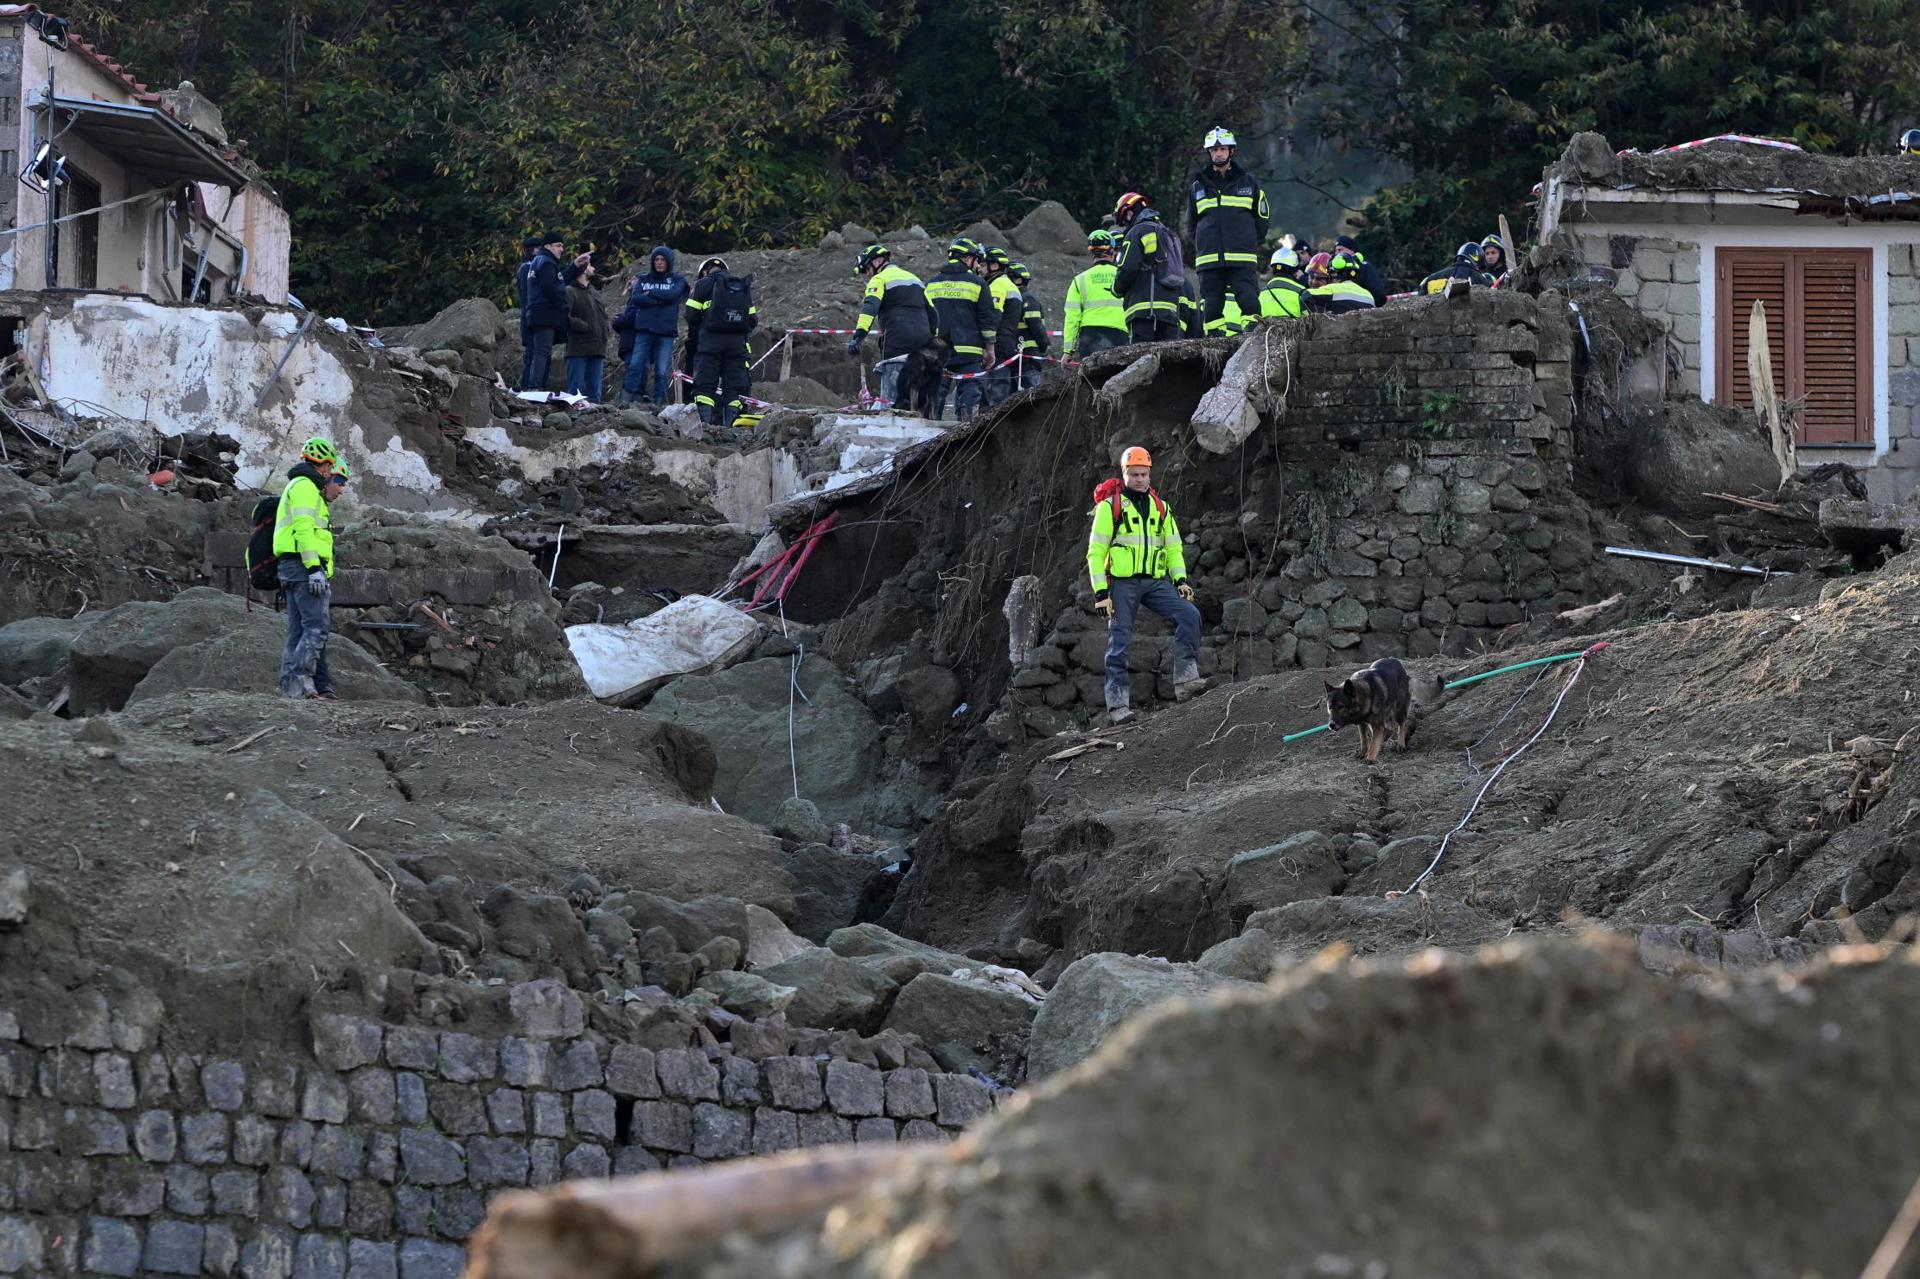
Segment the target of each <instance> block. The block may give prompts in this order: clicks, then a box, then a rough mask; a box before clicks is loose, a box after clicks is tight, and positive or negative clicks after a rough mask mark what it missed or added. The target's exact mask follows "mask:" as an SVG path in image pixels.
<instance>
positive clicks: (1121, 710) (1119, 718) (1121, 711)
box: [1107, 706, 1133, 724]
mask: <svg viewBox="0 0 1920 1279" xmlns="http://www.w3.org/2000/svg"><path fill="white" fill-rule="evenodd" d="M1132 718H1133V712H1132V711H1130V710H1128V709H1127V708H1126V707H1124V706H1121V707H1118V708H1116V709H1114V710H1110V711H1108V712H1107V722H1108V723H1112V724H1124V723H1126V722H1127V721H1128V720H1130V719H1132Z"/></svg>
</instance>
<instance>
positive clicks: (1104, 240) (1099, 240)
mask: <svg viewBox="0 0 1920 1279" xmlns="http://www.w3.org/2000/svg"><path fill="white" fill-rule="evenodd" d="M1112 247H1113V232H1111V231H1109V230H1107V229H1106V228H1105V227H1100V228H1098V229H1096V230H1093V231H1089V232H1087V248H1089V249H1093V250H1099V249H1111V248H1112Z"/></svg>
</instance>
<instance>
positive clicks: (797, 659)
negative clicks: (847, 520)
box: [775, 599, 813, 799]
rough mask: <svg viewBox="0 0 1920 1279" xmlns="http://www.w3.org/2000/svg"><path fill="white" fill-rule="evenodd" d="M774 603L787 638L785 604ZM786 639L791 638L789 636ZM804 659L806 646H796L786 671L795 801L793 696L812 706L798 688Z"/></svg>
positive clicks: (796, 754)
mask: <svg viewBox="0 0 1920 1279" xmlns="http://www.w3.org/2000/svg"><path fill="white" fill-rule="evenodd" d="M775 602H776V603H778V604H779V605H780V634H781V635H783V636H787V602H786V601H785V600H784V599H777V600H776V601H775ZM787 637H788V638H791V636H787ZM806 658H807V646H806V645H805V644H801V645H798V646H796V647H795V649H794V652H793V665H792V666H791V667H790V668H789V669H788V671H787V767H788V769H790V770H791V771H792V773H793V797H794V798H795V799H799V798H800V753H799V751H797V750H795V749H794V744H793V716H794V706H793V695H794V694H795V693H798V694H800V697H801V700H803V701H805V702H806V704H807V705H809V706H811V705H813V699H812V698H811V697H808V696H807V694H806V690H805V689H803V688H801V687H800V663H801V662H803V661H805V660H806Z"/></svg>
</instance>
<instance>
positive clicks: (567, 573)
mask: <svg viewBox="0 0 1920 1279" xmlns="http://www.w3.org/2000/svg"><path fill="white" fill-rule="evenodd" d="M500 535H501V537H503V538H504V539H505V540H506V541H507V542H508V543H510V544H511V545H513V546H516V547H518V548H519V549H520V550H523V551H526V552H527V553H529V554H530V555H532V556H533V557H534V559H535V561H536V562H537V563H540V564H541V565H543V566H551V565H552V563H553V552H554V546H555V544H556V543H559V545H560V571H559V573H558V574H557V582H558V584H559V585H560V586H562V587H566V586H571V585H573V584H575V583H577V582H598V583H600V584H601V585H602V586H609V587H611V586H623V587H625V588H626V589H628V590H647V589H650V588H653V587H659V586H664V587H667V588H668V589H670V590H673V591H677V592H679V593H680V594H682V595H692V594H696V593H699V592H704V591H708V590H713V589H715V588H717V587H719V586H720V585H721V584H722V583H723V582H725V581H726V580H727V576H728V574H729V573H730V572H731V571H732V570H733V566H734V565H735V564H738V563H739V562H740V557H741V556H743V555H745V554H747V553H748V552H749V551H751V550H752V549H753V542H754V540H753V536H752V535H751V534H750V533H748V532H747V530H746V529H744V528H742V527H740V526H739V525H737V524H584V525H579V526H577V527H576V526H574V525H568V526H567V527H566V531H565V535H564V538H563V536H562V534H561V531H560V529H559V528H557V527H551V528H550V527H547V526H544V525H539V526H533V527H524V528H515V527H509V528H503V529H502V530H501V533H500ZM540 585H541V588H542V591H543V592H544V589H545V586H546V583H544V582H542V583H541V584H540Z"/></svg>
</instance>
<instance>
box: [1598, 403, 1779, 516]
mask: <svg viewBox="0 0 1920 1279" xmlns="http://www.w3.org/2000/svg"><path fill="white" fill-rule="evenodd" d="M1632 438H1633V445H1632V447H1631V448H1630V449H1628V451H1627V472H1628V479H1629V481H1630V482H1631V484H1632V490H1633V493H1634V495H1635V496H1637V497H1638V498H1639V499H1640V500H1641V501H1642V502H1643V503H1645V504H1646V505H1647V506H1650V507H1652V508H1653V509H1654V510H1656V511H1662V512H1666V513H1668V514H1673V515H1716V514H1719V513H1720V512H1722V511H1724V510H1726V504H1725V503H1724V502H1719V501H1716V500H1715V499H1713V498H1710V497H1707V496H1706V494H1707V493H1732V494H1735V495H1736V496H1740V497H1767V496H1770V495H1771V494H1772V493H1773V492H1774V491H1775V490H1776V489H1778V488H1779V487H1780V464H1779V463H1778V462H1777V461H1775V460H1774V456H1773V444H1772V442H1771V441H1770V440H1768V438H1767V433H1766V431H1765V430H1764V429H1762V428H1761V426H1760V424H1759V421H1758V420H1757V419H1756V418H1755V417H1754V415H1753V414H1752V413H1751V412H1748V411H1747V410H1745V409H1737V408H1734V407H1732V406H1731V405H1724V404H1707V403H1703V402H1702V401H1700V400H1664V401H1662V402H1661V403H1660V405H1659V406H1658V407H1657V408H1655V409H1654V410H1653V411H1651V412H1648V413H1644V414H1637V415H1635V418H1634V422H1633V431H1632Z"/></svg>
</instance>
